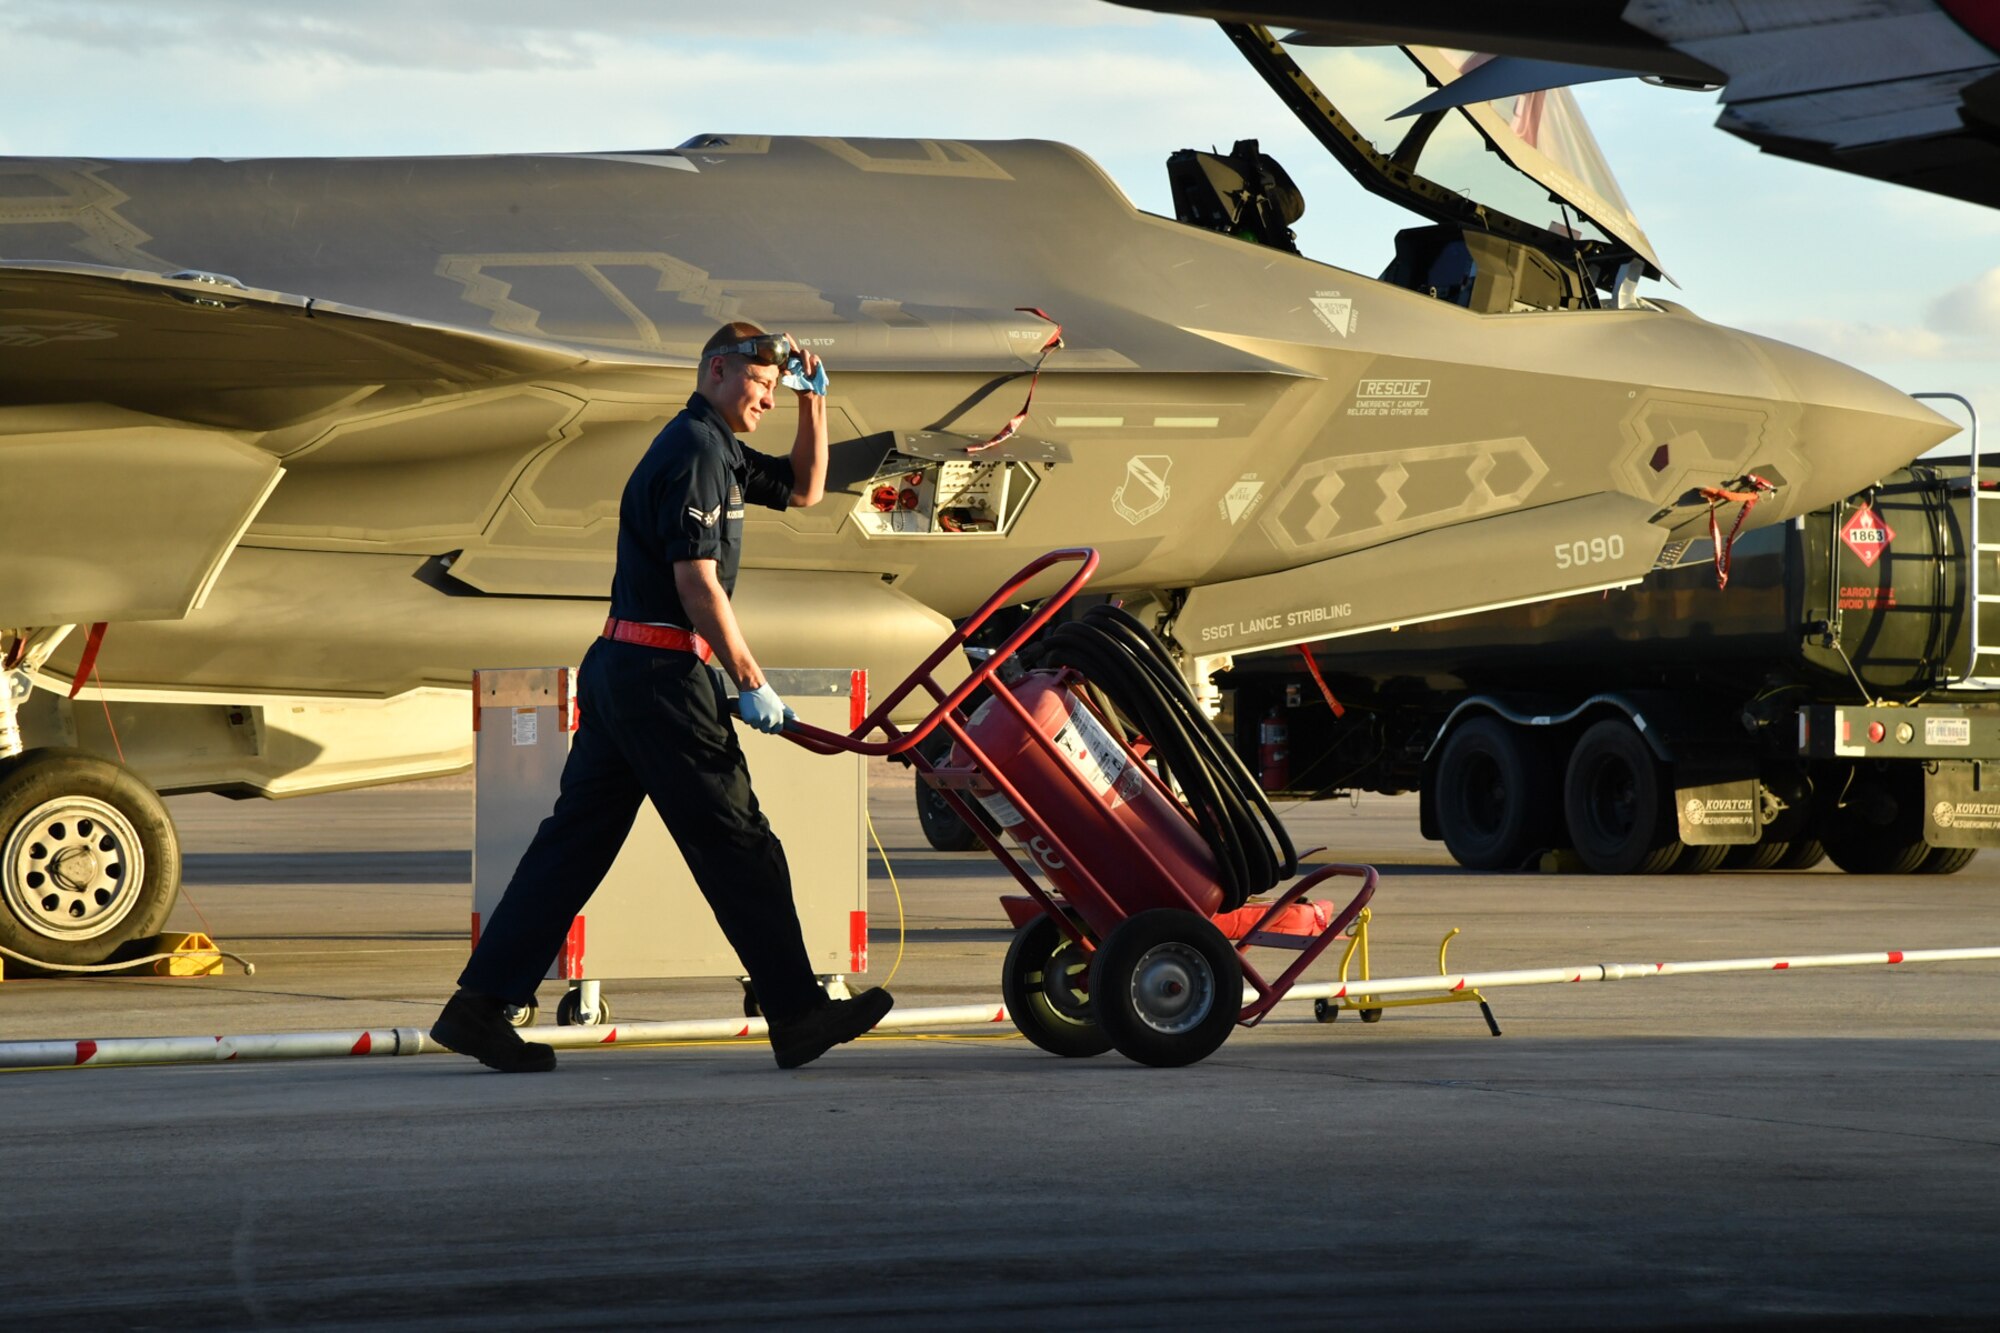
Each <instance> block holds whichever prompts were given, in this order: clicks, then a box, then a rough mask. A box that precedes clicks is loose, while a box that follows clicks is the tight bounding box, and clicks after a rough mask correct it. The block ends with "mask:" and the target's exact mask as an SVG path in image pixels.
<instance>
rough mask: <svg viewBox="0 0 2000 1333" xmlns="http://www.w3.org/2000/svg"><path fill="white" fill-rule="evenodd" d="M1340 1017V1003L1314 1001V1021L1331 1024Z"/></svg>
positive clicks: (1336, 1001)
mask: <svg viewBox="0 0 2000 1333" xmlns="http://www.w3.org/2000/svg"><path fill="white" fill-rule="evenodd" d="M1339 1017H1340V1001H1338V1000H1314V1001H1313V1019H1314V1020H1315V1021H1316V1022H1320V1023H1331V1022H1333V1021H1334V1020H1336V1019H1338V1018H1339Z"/></svg>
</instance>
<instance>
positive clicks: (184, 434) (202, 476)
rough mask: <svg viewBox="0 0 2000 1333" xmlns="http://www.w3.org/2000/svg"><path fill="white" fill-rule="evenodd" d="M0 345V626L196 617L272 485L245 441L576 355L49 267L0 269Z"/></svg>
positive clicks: (243, 295)
mask: <svg viewBox="0 0 2000 1333" xmlns="http://www.w3.org/2000/svg"><path fill="white" fill-rule="evenodd" d="M0 349H4V360H0V367H4V370H0V531H4V532H6V533H7V540H8V549H9V551H10V555H9V560H10V561H11V562H12V568H11V571H10V576H9V577H8V578H7V579H6V580H5V581H4V584H0V625H17V626H18V625H44V624H78V623H87V622H92V621H99V620H104V621H112V620H121V621H122V620H156V619H168V620H171V619H178V618H180V617H182V616H185V615H187V614H188V612H189V611H191V610H193V609H194V608H195V607H197V606H199V605H200V604H201V601H202V599H203V597H204V596H205V595H206V592H207V590H208V588H209V587H210V586H211V585H212V584H213V583H214V581H215V579H216V576H217V575H218V574H219V573H220V572H221V569H222V565H223V562H224V561H225V560H226V559H227V558H228V556H229V553H230V551H231V550H233V549H234V547H235V545H236V543H237V542H238V541H239V540H240V539H241V537H242V535H243V533H244V531H245V530H246V529H247V528H248V526H249V525H250V523H251V521H252V520H253V519H254V518H255V517H256V514H257V512H258V510H259V509H260V508H261V507H262V506H263V504H264V501H265V500H266V499H267V498H268V497H269V496H270V494H271V492H272V490H273V489H274V488H275V487H276V486H277V484H278V481H279V479H280V477H281V476H282V474H283V469H282V468H281V467H280V465H279V462H278V459H277V458H276V457H275V456H273V453H272V452H271V451H270V450H268V449H265V448H260V447H257V443H255V441H258V440H259V438H260V436H261V434H262V433H263V432H267V431H271V430H274V429H278V428H281V427H284V426H287V425H291V424H294V423H297V422H302V421H311V420H313V419H315V418H318V417H321V416H324V415H325V414H327V413H330V412H333V411H337V410H339V409H340V408H341V407H343V406H345V405H347V404H349V403H352V402H354V401H357V400H359V399H362V398H365V397H368V396H369V395H371V394H374V393H376V392H377V391H379V390H381V389H383V388H385V387H396V388H403V389H413V390H415V391H417V392H420V393H429V392H445V391H451V390H454V389H458V388H462V387H463V386H465V385H467V384H471V383H476V382H482V381H490V380H493V379H498V378H512V377H516V376H520V375H524V374H528V373H532V372H545V371H549V370H555V369H562V368H566V367H570V366H574V365H576V364H577V363H578V362H579V360H580V359H581V358H580V357H579V354H578V353H576V352H575V351H572V350H564V349H561V348H557V347H552V346H543V345H539V344H535V343H532V342H528V341H524V340H519V339H511V338H508V337H505V336H494V335H490V334H482V333H476V332H467V331H464V330H459V329H451V328H443V327H437V326H431V325H425V324H420V323H412V322H409V321H404V320H398V319H394V318H391V317H388V316H384V315H379V314H375V313H373V312H367V311H359V310H353V309H349V308H346V307H341V306H326V305H321V304H318V303H315V302H314V301H312V300H310V299H308V298H304V297H298V296H289V295H285V294H282V293H277V292H263V291H252V290H249V289H247V288H244V287H242V286H241V285H239V284H234V283H231V282H229V281H228V280H226V279H216V278H214V277H212V276H195V275H189V276H183V277H173V278H163V277H161V276H159V275H158V274H151V273H143V272H135V271H129V270H121V269H110V268H99V267H95V266H88V265H63V264H8V265H0ZM52 409H60V411H59V412H57V411H54V410H52Z"/></svg>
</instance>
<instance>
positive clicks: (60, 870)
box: [49, 847, 99, 893]
mask: <svg viewBox="0 0 2000 1333" xmlns="http://www.w3.org/2000/svg"><path fill="white" fill-rule="evenodd" d="M98 865H99V863H98V860H97V856H96V854H95V853H93V852H91V851H90V850H89V849H87V848H83V847H65V848H63V849H62V850H61V851H60V852H57V853H56V854H55V857H54V859H53V860H52V861H51V862H50V864H49V877H50V878H51V879H53V880H54V881H55V882H56V887H58V888H60V889H67V890H68V891H69V892H71V893H82V892H83V891H84V890H85V889H87V888H89V887H90V886H91V884H92V883H93V882H94V881H95V880H96V879H97V873H98Z"/></svg>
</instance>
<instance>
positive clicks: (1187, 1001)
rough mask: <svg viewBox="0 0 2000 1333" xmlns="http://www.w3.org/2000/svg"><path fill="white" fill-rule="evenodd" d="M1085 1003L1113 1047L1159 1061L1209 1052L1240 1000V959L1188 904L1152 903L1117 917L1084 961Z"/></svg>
mask: <svg viewBox="0 0 2000 1333" xmlns="http://www.w3.org/2000/svg"><path fill="white" fill-rule="evenodd" d="M1090 996H1091V1006H1092V1007H1093V1008H1094V1009H1095V1010H1096V1012H1097V1022H1098V1025H1099V1026H1100V1027H1102V1028H1103V1029H1104V1033H1105V1035H1106V1036H1108V1037H1109V1038H1110V1039H1111V1045H1112V1046H1113V1048H1115V1049H1116V1050H1117V1052H1118V1053H1119V1054H1120V1055H1123V1056H1125V1057H1126V1058H1127V1059H1129V1060H1136V1061H1137V1062H1139V1063H1140V1064H1142V1065H1154V1066H1158V1067H1162V1068H1167V1067H1173V1066H1178V1065H1191V1064H1193V1063H1195V1062H1196V1061H1198V1060H1203V1059H1206V1058H1207V1057H1208V1056H1210V1055H1212V1054H1214V1052H1215V1050H1216V1048H1217V1047H1219V1046H1221V1045H1222V1043H1223V1042H1224V1041H1225V1040H1227V1039H1228V1037H1229V1030H1230V1029H1231V1028H1233V1027H1235V1026H1236V1016H1237V1014H1238V1013H1239V1012H1240V1011H1241V1010H1242V1008H1243V964H1242V960H1241V959H1239V958H1238V957H1237V956H1236V950H1235V949H1234V948H1232V947H1230V943H1229V941H1228V940H1226V939H1224V938H1223V935H1222V932H1221V931H1219V930H1217V929H1216V928H1215V927H1214V926H1213V925H1212V924H1210V923H1209V922H1207V921H1205V920H1203V919H1202V918H1201V917H1198V916H1196V915H1195V914H1194V913H1192V912H1186V911H1181V910H1180V909H1178V908H1170V907H1163V908H1155V909H1154V910H1152V911H1150V912H1141V913H1139V914H1138V915H1137V916H1134V917H1128V918H1127V919H1126V920H1124V921H1122V922H1120V923H1119V924H1118V926H1117V927H1116V928H1115V929H1113V930H1112V932H1111V933H1110V934H1109V935H1107V936H1106V937H1105V939H1104V943H1103V944H1102V945H1100V946H1099V947H1098V950H1097V956H1096V958H1095V960H1094V961H1093V962H1092V963H1091V967H1090Z"/></svg>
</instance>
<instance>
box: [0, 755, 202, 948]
mask: <svg viewBox="0 0 2000 1333" xmlns="http://www.w3.org/2000/svg"><path fill="white" fill-rule="evenodd" d="M180 887H181V852H180V839H179V837H178V836H177V835H176V834H175V832H174V822H173V820H172V819H171V818H170V817H169V816H168V814H167V808H166V806H164V805H163V804H161V802H160V798H159V797H158V796H156V795H155V794H154V793H153V789H152V788H151V787H148V786H147V785H146V784H145V783H144V782H142V781H140V780H139V778H138V776H137V775H136V774H134V773H133V772H132V771H131V770H130V769H128V768H126V767H124V766H123V765H120V764H114V763H112V762H111V761H110V760H108V759H99V758H98V757H97V756H96V755H92V754H86V753H84V752H83V751H81V750H69V749H55V748H50V749H38V750H30V751H28V752H27V753H25V754H23V755H20V756H18V757H16V758H14V759H12V760H9V761H7V762H6V763H5V764H4V765H0V945H5V946H6V947H7V948H9V949H11V950H13V951H14V952H15V953H17V954H22V955H25V956H26V957H27V958H30V959H33V960H34V961H35V962H38V963H56V964H64V963H67V964H90V963H102V962H105V961H106V960H108V959H110V958H111V957H113V956H114V955H115V954H116V953H117V952H118V950H119V949H120V948H122V947H123V946H125V945H126V944H129V943H131V942H132V941H133V940H137V939H144V938H146V937H147V936H149V935H157V934H158V933H159V931H160V927H161V926H163V925H165V924H166V920H167V914H168V913H170V912H172V911H173V909H174V900H175V899H176V898H178V897H179V896H180Z"/></svg>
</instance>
